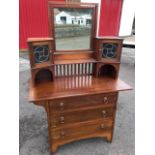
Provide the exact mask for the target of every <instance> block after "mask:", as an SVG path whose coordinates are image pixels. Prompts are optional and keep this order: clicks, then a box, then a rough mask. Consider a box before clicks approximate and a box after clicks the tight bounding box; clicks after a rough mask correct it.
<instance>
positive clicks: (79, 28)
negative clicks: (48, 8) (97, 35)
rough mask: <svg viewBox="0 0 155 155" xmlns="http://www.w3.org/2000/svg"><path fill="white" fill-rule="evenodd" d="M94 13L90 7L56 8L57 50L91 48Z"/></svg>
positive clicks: (55, 30) (55, 31)
mask: <svg viewBox="0 0 155 155" xmlns="http://www.w3.org/2000/svg"><path fill="white" fill-rule="evenodd" d="M92 13H93V9H90V8H88V9H87V8H84V9H82V8H62V7H61V8H54V33H55V44H56V51H62V50H63V51H65V50H66V51H67V50H89V49H91V47H90V45H91V37H92V36H91V34H92Z"/></svg>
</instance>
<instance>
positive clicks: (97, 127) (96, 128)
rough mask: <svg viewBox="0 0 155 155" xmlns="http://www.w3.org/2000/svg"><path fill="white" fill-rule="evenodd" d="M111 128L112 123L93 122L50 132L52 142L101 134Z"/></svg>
mask: <svg viewBox="0 0 155 155" xmlns="http://www.w3.org/2000/svg"><path fill="white" fill-rule="evenodd" d="M112 127H113V121H112V120H109V121H103V120H98V121H95V122H94V121H93V122H91V123H81V124H80V125H74V126H72V127H71V126H70V127H65V128H59V129H57V130H53V129H52V130H51V135H52V139H53V141H57V140H67V139H73V138H76V137H83V136H88V135H94V134H97V133H98V134H101V133H103V132H111V131H112Z"/></svg>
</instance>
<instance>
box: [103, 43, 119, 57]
mask: <svg viewBox="0 0 155 155" xmlns="http://www.w3.org/2000/svg"><path fill="white" fill-rule="evenodd" d="M116 50H117V44H109V43H106V44H103V45H102V57H103V58H115V57H116Z"/></svg>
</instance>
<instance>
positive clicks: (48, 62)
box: [28, 2, 131, 153]
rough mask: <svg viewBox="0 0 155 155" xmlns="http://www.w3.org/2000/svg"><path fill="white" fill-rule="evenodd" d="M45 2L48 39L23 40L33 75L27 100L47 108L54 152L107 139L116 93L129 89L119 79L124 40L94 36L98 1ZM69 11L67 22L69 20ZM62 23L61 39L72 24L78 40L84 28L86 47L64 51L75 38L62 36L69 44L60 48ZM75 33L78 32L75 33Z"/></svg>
mask: <svg viewBox="0 0 155 155" xmlns="http://www.w3.org/2000/svg"><path fill="white" fill-rule="evenodd" d="M48 6H49V9H48V10H49V11H48V17H49V36H50V37H49V38H28V46H29V58H30V64H31V75H32V76H31V79H30V86H29V101H30V102H32V103H34V104H36V105H38V106H43V107H44V108H45V110H46V113H47V118H48V134H49V144H50V150H51V152H52V153H54V152H56V150H57V149H58V147H59V146H61V145H64V144H66V143H70V142H73V141H76V140H81V139H86V138H93V137H101V138H105V139H106V140H107V141H109V142H112V138H113V133H114V126H115V115H116V112H117V100H118V94H119V91H125V90H130V89H131V87H130V86H129V85H128V84H126V83H125V82H123V81H122V80H121V79H119V67H120V59H121V51H122V42H123V40H122V39H121V38H119V37H114V36H102V37H97V36H96V29H97V26H96V23H97V7H98V6H97V4H94V3H93V4H92V3H90V4H89V3H53V2H49V3H48ZM75 12H76V13H75ZM69 14H70V15H71V16H72V21H71V23H69V24H68V23H67V22H68V21H67V20H68V19H67V15H69ZM75 14H76V20H77V21H76V20H74V18H73V15H75ZM82 14H83V15H82ZM61 15H62V16H61ZM86 15H87V16H86ZM59 17H60V18H59ZM64 17H66V18H64ZM80 17H81V18H80ZM84 17H87V19H86V20H85V19H84ZM90 17H91V18H90ZM57 18H58V19H57ZM78 19H79V20H78ZM81 19H82V20H83V21H82V22H83V23H85V25H82V22H81ZM79 21H80V22H79ZM85 21H86V22H85ZM55 22H57V23H55ZM75 22H77V23H78V24H79V25H80V24H81V25H80V26H79V25H78V26H77V24H74V23H75ZM64 25H68V26H66V27H67V30H65V29H64V30H63V33H62V34H61V37H62V35H64V36H65V35H66V33H67V34H68V30H69V26H71V25H73V26H74V28H75V27H76V29H74V32H76V34H74V37H75V36H76V35H77V36H76V37H77V38H78V39H79V37H81V36H82V34H83V33H84V32H87V34H85V36H88V37H89V40H88V39H86V40H85V43H84V46H86V48H85V49H81V48H83V47H81V45H80V46H79V47H78V49H65V48H66V47H68V48H71V47H73V44H75V46H77V44H78V42H74V39H75V38H74V37H73V38H72V39H73V40H72V39H69V38H67V39H66V40H71V41H72V42H69V41H68V42H67V41H66V42H65V45H66V44H68V46H64V49H63V50H62V49H59V48H62V46H60V45H61V43H62V42H61V37H60V36H59V35H60V32H61V29H62V27H63V28H64V27H65V26H64ZM77 27H79V28H80V30H79V31H78V30H77ZM86 29H87V31H86ZM69 31H70V33H71V34H72V33H73V32H72V30H71V29H70V30H69ZM80 31H82V32H83V33H82V34H80V36H78V34H79V33H80ZM88 33H89V34H88ZM70 37H71V36H70ZM81 38H85V37H81ZM86 42H87V43H88V45H85V44H86ZM79 44H80V43H79ZM87 46H88V48H87Z"/></svg>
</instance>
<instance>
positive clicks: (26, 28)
mask: <svg viewBox="0 0 155 155" xmlns="http://www.w3.org/2000/svg"><path fill="white" fill-rule="evenodd" d="M56 1H65V0H56ZM28 37H48V0H19V48H20V49H26V48H27V42H26V41H27V38H28Z"/></svg>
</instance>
